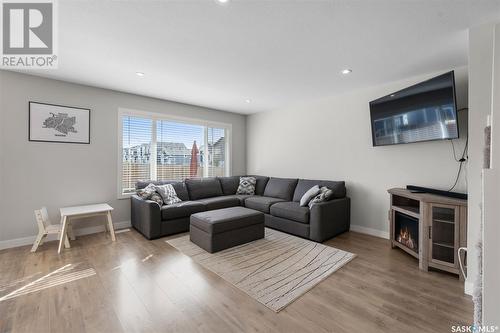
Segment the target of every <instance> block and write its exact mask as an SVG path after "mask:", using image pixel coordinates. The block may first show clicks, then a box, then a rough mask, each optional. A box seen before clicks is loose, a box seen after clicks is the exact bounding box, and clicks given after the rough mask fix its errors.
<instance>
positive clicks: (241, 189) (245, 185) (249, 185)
mask: <svg viewBox="0 0 500 333" xmlns="http://www.w3.org/2000/svg"><path fill="white" fill-rule="evenodd" d="M255 184H257V179H256V178H255V177H240V186H238V190H237V191H236V194H248V195H254V194H255Z"/></svg>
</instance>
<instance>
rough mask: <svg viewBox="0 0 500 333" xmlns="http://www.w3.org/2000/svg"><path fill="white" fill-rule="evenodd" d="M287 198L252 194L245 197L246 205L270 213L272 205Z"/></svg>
mask: <svg viewBox="0 0 500 333" xmlns="http://www.w3.org/2000/svg"><path fill="white" fill-rule="evenodd" d="M283 201H285V200H283V199H279V198H271V197H261V196H251V197H250V198H247V199H245V207H247V208H250V209H255V210H258V211H261V212H263V213H267V214H269V208H270V207H271V205H273V204H275V203H277V202H283Z"/></svg>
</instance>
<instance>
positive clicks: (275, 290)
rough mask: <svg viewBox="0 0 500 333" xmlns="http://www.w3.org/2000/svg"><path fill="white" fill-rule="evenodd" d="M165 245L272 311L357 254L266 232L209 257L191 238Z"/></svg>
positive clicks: (179, 239) (286, 235)
mask: <svg viewBox="0 0 500 333" xmlns="http://www.w3.org/2000/svg"><path fill="white" fill-rule="evenodd" d="M166 242H167V243H168V244H170V245H172V246H173V247H175V248H176V249H177V250H179V251H180V252H182V253H184V254H185V255H188V256H190V257H191V258H192V259H193V260H195V261H196V262H197V263H199V264H201V265H202V266H204V267H205V268H207V269H209V270H211V271H212V272H214V273H215V274H217V275H219V276H220V277H222V278H223V279H224V280H226V281H228V282H230V283H232V284H233V285H234V286H236V287H237V288H238V289H240V290H242V291H243V292H245V293H246V294H248V295H249V296H251V297H253V298H254V299H255V300H257V301H258V302H260V303H262V304H264V305H265V306H267V307H268V308H270V309H272V310H274V311H275V312H279V311H280V310H282V309H283V308H285V307H286V306H287V305H288V304H290V303H292V302H293V301H295V300H296V299H297V298H299V297H300V296H302V295H303V294H305V293H306V292H307V291H308V290H310V289H311V288H313V287H314V286H315V285H317V284H318V283H320V282H321V281H323V280H324V279H326V278H327V277H328V276H330V275H331V274H332V273H334V272H335V271H336V270H338V269H339V268H341V267H342V266H344V265H345V264H347V263H348V262H349V261H351V260H352V259H354V257H355V256H356V255H355V254H352V253H349V252H346V251H342V250H339V249H336V248H334V247H331V246H326V245H323V244H320V243H315V242H312V241H309V240H307V239H302V238H299V237H295V236H292V235H289V234H285V233H282V232H279V231H276V230H273V229H268V228H266V236H265V238H263V239H260V240H257V241H254V242H251V243H247V244H244V245H239V246H236V247H233V248H230V249H227V250H224V251H220V252H217V253H213V254H211V253H208V252H206V251H205V250H203V249H201V248H199V247H198V246H196V245H195V244H193V243H191V241H190V240H189V235H185V236H181V237H178V238H174V239H170V240H167V241H166Z"/></svg>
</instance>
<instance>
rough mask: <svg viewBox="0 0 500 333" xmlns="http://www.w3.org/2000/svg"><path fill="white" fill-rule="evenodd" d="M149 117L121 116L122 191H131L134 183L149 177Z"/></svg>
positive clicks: (150, 125)
mask: <svg viewBox="0 0 500 333" xmlns="http://www.w3.org/2000/svg"><path fill="white" fill-rule="evenodd" d="M152 125H153V121H152V120H151V119H145V118H137V117H131V116H123V118H122V148H123V149H122V150H123V152H122V192H123V193H127V192H132V191H133V190H134V189H135V183H136V182H137V181H139V180H142V179H151V178H152V177H151V139H152V136H151V135H152Z"/></svg>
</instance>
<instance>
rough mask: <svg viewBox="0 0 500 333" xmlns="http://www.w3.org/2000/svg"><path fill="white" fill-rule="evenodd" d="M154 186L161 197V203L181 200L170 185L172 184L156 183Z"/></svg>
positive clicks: (168, 203) (166, 203)
mask: <svg viewBox="0 0 500 333" xmlns="http://www.w3.org/2000/svg"><path fill="white" fill-rule="evenodd" d="M155 188H156V192H158V193H159V194H160V195H161V198H162V199H163V203H164V204H165V205H172V204H174V203H178V202H181V201H182V200H181V199H179V197H178V196H177V193H176V192H175V189H174V187H173V186H172V184H165V185H156V186H155Z"/></svg>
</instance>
